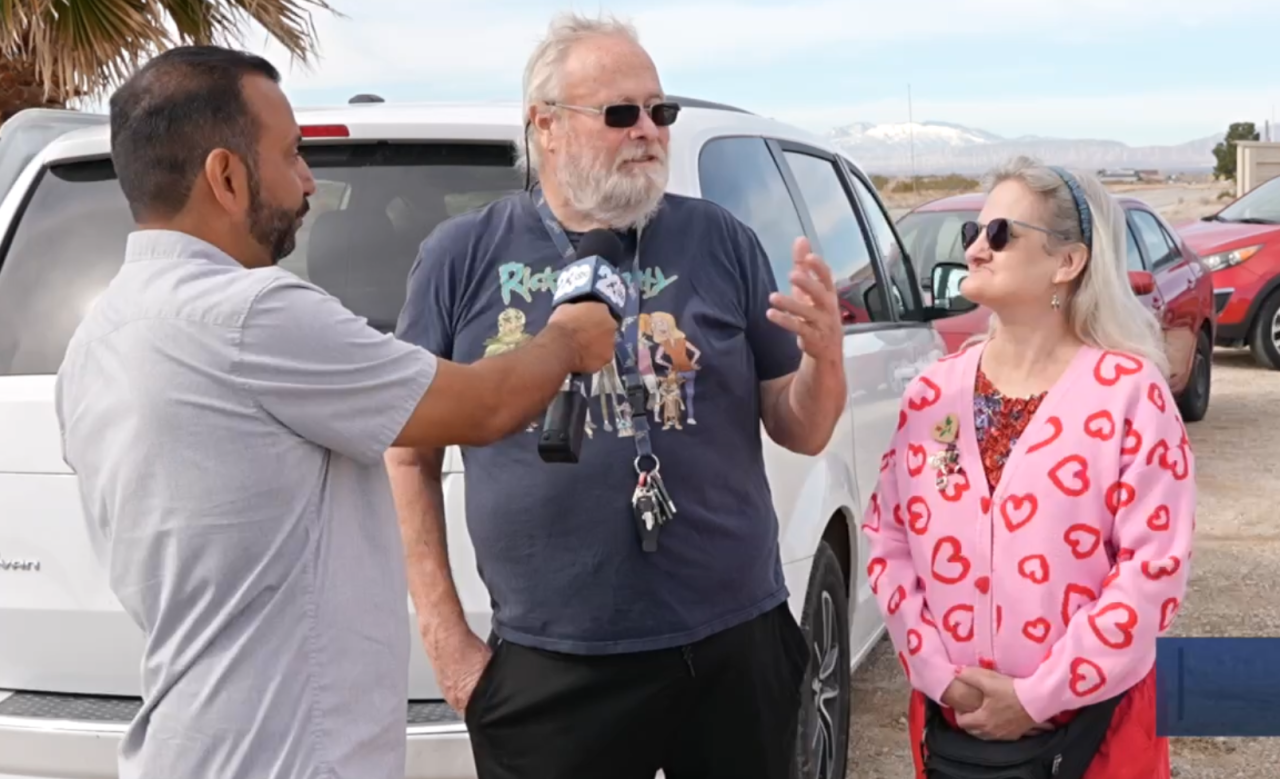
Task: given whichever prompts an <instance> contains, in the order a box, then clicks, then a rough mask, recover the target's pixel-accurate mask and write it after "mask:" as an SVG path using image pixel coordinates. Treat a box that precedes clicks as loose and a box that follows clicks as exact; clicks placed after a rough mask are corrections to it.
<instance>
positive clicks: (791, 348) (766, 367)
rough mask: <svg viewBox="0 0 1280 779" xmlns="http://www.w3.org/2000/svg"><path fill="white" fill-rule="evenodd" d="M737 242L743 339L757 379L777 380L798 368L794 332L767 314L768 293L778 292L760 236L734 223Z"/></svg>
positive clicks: (798, 358)
mask: <svg viewBox="0 0 1280 779" xmlns="http://www.w3.org/2000/svg"><path fill="white" fill-rule="evenodd" d="M737 227H738V229H737V234H738V241H737V243H738V245H739V247H740V248H739V251H740V253H741V257H742V260H743V263H742V264H743V268H744V270H743V274H744V276H745V281H746V285H745V286H746V291H747V301H746V315H747V340H748V341H749V342H750V344H751V353H752V355H753V356H754V358H755V362H756V374H757V376H758V377H759V379H760V380H761V381H769V380H770V379H777V378H781V377H783V376H786V375H788V374H791V373H794V372H795V371H796V370H798V369H799V368H800V357H801V352H800V345H799V344H798V343H797V342H796V336H795V334H794V333H792V332H790V331H788V330H786V329H784V328H782V327H780V326H778V325H776V324H774V323H773V322H772V321H770V319H769V317H768V311H769V309H770V307H771V306H770V304H769V295H771V294H773V293H774V292H777V291H778V281H777V279H775V278H774V275H773V268H772V267H771V266H770V264H769V255H768V254H766V253H765V250H764V246H763V245H761V243H760V238H759V237H758V236H757V235H756V234H755V231H753V230H752V229H751V228H750V227H748V226H746V225H745V224H742V223H738V225H737Z"/></svg>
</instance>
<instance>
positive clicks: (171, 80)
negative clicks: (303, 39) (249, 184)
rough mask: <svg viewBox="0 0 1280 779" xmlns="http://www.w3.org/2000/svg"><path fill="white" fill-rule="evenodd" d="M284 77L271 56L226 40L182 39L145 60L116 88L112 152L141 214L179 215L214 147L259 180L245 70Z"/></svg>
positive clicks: (123, 185) (256, 128) (255, 122)
mask: <svg viewBox="0 0 1280 779" xmlns="http://www.w3.org/2000/svg"><path fill="white" fill-rule="evenodd" d="M255 75H256V76H263V77H266V78H269V79H271V80H272V81H273V82H276V83H279V82H280V72H279V71H278V70H276V68H275V66H273V65H272V64H271V63H270V62H268V61H267V60H266V59H264V58H262V57H259V56H257V55H254V54H248V53H246V52H240V51H235V50H233V49H226V48H222V47H220V46H180V47H177V48H173V49H170V50H168V51H166V52H164V53H162V54H160V55H158V56H156V57H154V58H153V59H151V60H150V61H149V62H147V64H146V65H144V66H143V67H142V68H140V69H139V70H138V71H137V72H136V73H134V74H133V76H131V77H130V78H129V80H128V81H126V82H125V83H124V84H123V85H122V86H121V87H120V88H119V89H118V90H116V92H115V93H114V94H112V96H111V101H110V111H111V158H112V162H113V163H114V165H115V170H116V176H117V178H118V179H119V181H120V188H121V189H122V190H124V196H125V199H126V200H128V202H129V209H130V210H131V211H132V212H133V217H134V219H135V220H138V221H141V220H143V219H156V218H160V219H165V218H171V217H173V216H175V215H177V214H178V213H179V212H180V211H181V210H182V209H183V208H184V207H186V204H187V200H188V199H189V198H190V197H191V188H192V186H193V185H194V184H195V181H196V177H197V176H199V175H200V171H201V170H202V169H203V167H204V163H205V159H206V158H207V157H208V156H209V154H210V152H212V151H213V150H215V149H226V150H228V151H230V152H232V153H234V154H236V155H237V156H239V157H240V158H241V159H242V160H243V161H244V163H245V165H246V166H247V167H248V168H249V172H250V176H251V178H253V179H254V180H255V181H256V170H257V166H256V161H257V147H258V137H259V134H260V132H261V127H260V123H259V121H258V118H257V116H256V115H255V114H254V112H253V110H252V109H251V108H250V107H249V104H248V102H247V101H246V100H245V97H244V91H243V81H244V79H245V77H246V76H255Z"/></svg>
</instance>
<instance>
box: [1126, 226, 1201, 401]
mask: <svg viewBox="0 0 1280 779" xmlns="http://www.w3.org/2000/svg"><path fill="white" fill-rule="evenodd" d="M1128 212H1129V222H1130V227H1131V229H1133V230H1134V231H1135V232H1136V233H1137V241H1138V243H1139V244H1141V246H1142V249H1143V255H1144V260H1145V262H1146V264H1147V267H1148V268H1149V269H1150V270H1151V272H1152V273H1153V274H1155V280H1156V292H1155V295H1153V296H1152V297H1153V298H1154V299H1153V300H1152V303H1151V305H1152V307H1153V309H1154V310H1155V311H1156V313H1157V315H1158V316H1159V317H1160V322H1161V324H1162V325H1163V327H1164V336H1165V353H1166V354H1167V355H1168V357H1169V373H1170V375H1169V385H1170V387H1169V388H1170V389H1171V390H1173V392H1174V393H1175V394H1177V393H1179V392H1181V391H1182V389H1183V387H1185V386H1186V383H1187V379H1188V377H1189V376H1190V374H1191V361H1192V359H1193V358H1194V357H1195V350H1196V325H1197V323H1198V322H1197V316H1198V313H1199V310H1200V301H1199V299H1198V298H1197V297H1196V295H1195V293H1194V288H1195V283H1196V275H1195V273H1194V270H1193V269H1192V267H1191V266H1190V264H1189V263H1188V262H1187V258H1186V257H1184V256H1183V255H1182V252H1181V251H1180V250H1179V249H1178V244H1177V242H1176V241H1174V240H1173V238H1172V236H1171V235H1170V234H1169V228H1168V227H1166V226H1165V225H1164V222H1163V220H1161V219H1160V217H1158V216H1156V214H1155V213H1153V212H1152V211H1149V210H1147V209H1145V208H1142V207H1140V206H1131V207H1130V208H1129V209H1128Z"/></svg>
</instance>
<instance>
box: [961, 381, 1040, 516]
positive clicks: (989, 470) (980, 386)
mask: <svg viewBox="0 0 1280 779" xmlns="http://www.w3.org/2000/svg"><path fill="white" fill-rule="evenodd" d="M974 384H975V386H974V392H973V418H974V432H975V433H976V434H977V436H978V449H979V451H981V453H982V465H983V468H984V469H985V470H986V474H987V483H988V485H989V486H990V488H991V489H992V490H993V491H994V490H995V488H996V484H998V483H999V482H1000V475H1001V474H1002V473H1004V464H1005V461H1006V460H1008V459H1009V453H1010V452H1012V451H1013V447H1014V446H1015V445H1016V444H1017V443H1018V436H1020V435H1022V431H1023V430H1025V429H1026V427H1027V423H1028V422H1030V421H1031V417H1032V416H1034V415H1035V413H1036V409H1038V408H1039V407H1040V401H1042V400H1044V396H1045V395H1046V394H1047V393H1044V392H1042V393H1040V394H1038V395H1033V396H1031V397H1029V398H1010V397H1006V396H1005V395H1002V394H1001V393H1000V390H998V389H996V387H995V385H994V384H992V383H991V380H990V379H988V378H987V375H986V374H985V373H983V372H982V367H981V366H979V367H978V376H977V380H976V381H975V382H974Z"/></svg>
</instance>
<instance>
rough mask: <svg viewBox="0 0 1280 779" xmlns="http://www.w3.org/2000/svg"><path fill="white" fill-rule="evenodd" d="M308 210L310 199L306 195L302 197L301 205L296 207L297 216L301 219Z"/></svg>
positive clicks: (309, 208)
mask: <svg viewBox="0 0 1280 779" xmlns="http://www.w3.org/2000/svg"><path fill="white" fill-rule="evenodd" d="M310 211H311V201H310V199H308V198H306V197H304V198H302V207H301V208H299V209H298V218H299V219H301V218H302V217H304V216H306V215H307V213H308V212H310Z"/></svg>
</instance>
